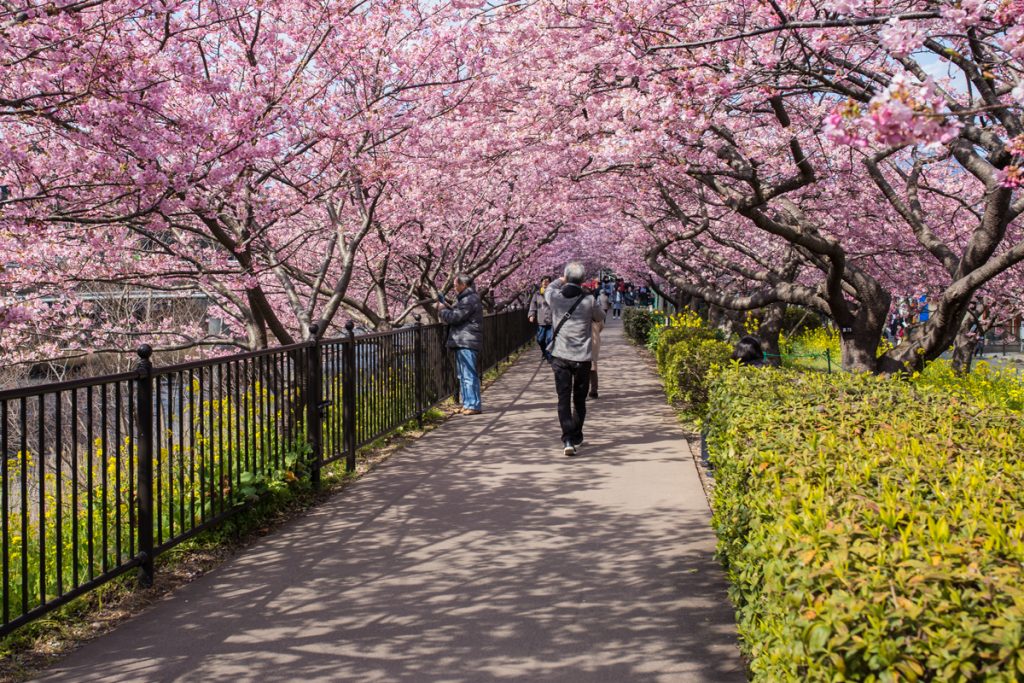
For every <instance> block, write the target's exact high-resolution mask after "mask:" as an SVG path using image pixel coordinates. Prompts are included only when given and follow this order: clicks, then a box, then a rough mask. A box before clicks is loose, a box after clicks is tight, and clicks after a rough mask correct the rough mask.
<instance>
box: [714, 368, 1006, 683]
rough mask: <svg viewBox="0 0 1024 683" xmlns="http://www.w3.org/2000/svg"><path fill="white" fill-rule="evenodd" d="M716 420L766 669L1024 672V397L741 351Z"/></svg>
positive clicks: (992, 676) (733, 564) (733, 550)
mask: <svg viewBox="0 0 1024 683" xmlns="http://www.w3.org/2000/svg"><path fill="white" fill-rule="evenodd" d="M707 427H708V440H709V447H710V452H711V461H712V463H713V464H714V466H715V468H716V469H715V480H716V485H715V489H714V508H715V515H714V523H715V527H716V531H717V533H718V536H719V549H720V554H721V556H722V558H723V560H724V562H725V564H726V568H727V571H728V574H729V577H730V580H731V582H732V588H731V593H732V597H733V599H734V602H735V604H736V606H737V610H738V613H737V616H738V623H739V629H740V634H741V636H742V641H743V644H744V648H745V651H746V654H747V655H748V656H749V658H750V664H751V670H752V672H753V675H754V679H755V680H758V681H916V680H921V681H981V680H984V681H1016V680H1024V578H1022V574H1024V572H1022V566H1024V564H1022V563H1024V425H1022V416H1021V414H1020V412H1016V411H1013V410H1008V409H1005V408H1000V407H992V406H986V407H979V406H978V405H976V404H973V403H971V402H969V401H964V400H958V399H956V398H954V397H952V396H951V394H949V393H946V392H938V391H934V390H933V389H931V388H925V387H920V388H919V387H917V386H915V385H914V384H913V383H911V382H907V381H898V380H891V379H885V378H878V377H873V376H869V375H847V374H842V373H841V374H832V375H826V374H821V373H800V372H795V371H787V370H771V369H764V368H737V367H730V368H727V369H725V370H723V371H721V372H720V373H718V375H717V377H716V378H715V379H714V381H713V383H712V391H711V397H710V403H709V410H708V422H707Z"/></svg>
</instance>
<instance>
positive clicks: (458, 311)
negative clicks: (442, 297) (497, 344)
mask: <svg viewBox="0 0 1024 683" xmlns="http://www.w3.org/2000/svg"><path fill="white" fill-rule="evenodd" d="M440 317H441V321H442V322H445V323H447V324H448V325H449V328H448V348H450V349H473V350H474V351H479V350H480V349H481V348H482V347H483V345H484V307H483V304H481V303H480V296H479V295H478V294H477V293H476V290H475V289H473V288H472V287H467V288H466V289H464V290H462V294H459V296H458V298H456V300H455V304H454V305H453V306H452V307H451V308H442V309H441V313H440Z"/></svg>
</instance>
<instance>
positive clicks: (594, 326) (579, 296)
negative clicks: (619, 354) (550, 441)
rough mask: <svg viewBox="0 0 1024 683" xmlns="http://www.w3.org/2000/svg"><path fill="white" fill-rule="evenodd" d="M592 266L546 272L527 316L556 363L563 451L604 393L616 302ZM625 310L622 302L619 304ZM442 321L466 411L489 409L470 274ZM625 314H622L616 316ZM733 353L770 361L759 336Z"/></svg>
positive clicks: (574, 443)
mask: <svg viewBox="0 0 1024 683" xmlns="http://www.w3.org/2000/svg"><path fill="white" fill-rule="evenodd" d="M585 276H586V268H585V267H584V265H583V264H582V263H581V262H579V261H570V262H569V263H568V264H566V266H565V271H564V272H563V275H562V277H560V278H557V279H555V280H552V279H551V278H550V277H544V278H543V279H542V280H541V283H540V289H539V290H538V291H537V292H536V293H535V294H534V295H533V296H532V298H531V299H530V306H529V310H528V311H527V317H528V318H529V320H530V322H531V323H535V324H536V325H537V344H538V346H540V351H541V357H542V362H547V363H549V364H550V365H551V369H552V371H553V373H554V380H555V391H556V393H557V395H558V421H559V424H560V426H561V430H562V436H561V444H562V446H561V447H562V453H563V454H564V455H566V456H574V455H576V454H577V453H578V451H579V448H580V446H582V445H583V423H584V421H585V420H586V417H587V398H588V397H589V398H595V399H596V398H597V397H598V379H597V378H598V372H597V362H598V357H599V356H600V350H601V331H602V330H603V329H604V323H605V320H606V319H607V316H608V312H609V310H610V309H612V308H613V307H614V306H615V304H614V302H613V296H614V295H615V294H616V293H620V294H621V292H619V290H617V289H615V290H613V291H612V296H609V293H608V291H607V289H606V288H605V287H603V286H598V287H597V288H596V289H594V290H591V289H589V288H587V287H586V286H584V278H585ZM618 309H619V310H621V304H620V305H619V307H618ZM438 311H439V316H440V318H441V321H442V322H444V323H446V324H447V325H448V347H449V348H450V349H452V350H453V351H454V352H455V366H456V373H457V375H458V379H459V388H460V393H461V396H462V410H461V412H462V414H464V415H479V414H480V413H481V412H482V411H483V405H482V402H481V397H480V375H479V373H478V371H477V357H478V355H479V353H480V349H481V348H482V346H483V343H484V339H483V305H482V304H481V302H480V297H479V295H478V294H477V293H476V289H475V288H474V287H473V279H472V278H471V277H470V276H468V275H465V274H459V275H457V276H456V277H455V300H454V301H451V302H449V301H447V300H446V299H445V298H444V297H442V296H439V297H438ZM615 317H616V318H617V317H619V315H615ZM733 358H735V359H736V360H739V361H740V362H741V363H744V364H750V365H763V364H764V351H763V349H762V347H761V342H760V341H759V340H758V339H757V338H756V337H744V338H743V339H741V340H740V341H739V343H738V344H737V345H736V350H735V352H734V354H733Z"/></svg>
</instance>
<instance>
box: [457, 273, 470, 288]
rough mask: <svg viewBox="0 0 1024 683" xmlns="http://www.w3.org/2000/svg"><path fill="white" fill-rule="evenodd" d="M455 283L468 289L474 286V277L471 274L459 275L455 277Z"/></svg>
mask: <svg viewBox="0 0 1024 683" xmlns="http://www.w3.org/2000/svg"><path fill="white" fill-rule="evenodd" d="M455 281H456V282H458V283H459V284H462V285H465V286H466V287H472V286H473V276H472V275H470V274H469V273H458V274H457V275H456V276H455Z"/></svg>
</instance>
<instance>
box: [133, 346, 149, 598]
mask: <svg viewBox="0 0 1024 683" xmlns="http://www.w3.org/2000/svg"><path fill="white" fill-rule="evenodd" d="M137 353H138V354H139V365H138V372H139V377H138V379H137V380H135V386H136V391H135V417H136V420H137V424H138V430H139V431H138V438H139V443H138V451H137V455H136V457H137V458H138V462H137V467H138V497H137V499H136V505H137V510H136V519H137V520H138V524H139V526H138V529H137V533H138V537H139V558H140V560H141V564H140V565H139V583H140V584H141V585H143V586H152V585H153V364H152V363H151V362H150V360H149V359H150V357H151V356H152V355H153V348H152V347H151V346H150V345H149V344H143V345H142V346H140V347H139V349H138V351H137Z"/></svg>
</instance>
